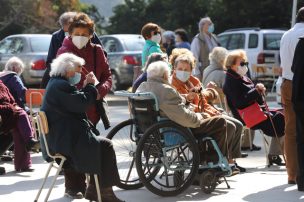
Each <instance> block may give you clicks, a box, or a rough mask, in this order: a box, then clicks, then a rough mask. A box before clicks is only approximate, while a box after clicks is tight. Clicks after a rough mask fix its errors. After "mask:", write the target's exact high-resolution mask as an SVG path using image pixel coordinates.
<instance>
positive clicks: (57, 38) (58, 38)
mask: <svg viewBox="0 0 304 202" xmlns="http://www.w3.org/2000/svg"><path fill="white" fill-rule="evenodd" d="M64 38H65V33H64V31H63V29H60V30H58V31H56V32H54V33H53V34H52V39H51V43H50V47H49V52H48V55H47V58H46V70H45V73H44V75H43V78H42V81H41V88H46V85H47V83H48V81H49V80H50V71H51V63H52V61H53V59H54V58H56V55H57V51H58V49H59V48H60V47H61V46H62V42H63V40H64ZM92 43H94V44H100V45H101V42H100V40H99V38H98V36H97V35H96V33H94V34H93V38H92ZM101 46H102V45H101ZM105 55H106V56H107V54H106V53H105Z"/></svg>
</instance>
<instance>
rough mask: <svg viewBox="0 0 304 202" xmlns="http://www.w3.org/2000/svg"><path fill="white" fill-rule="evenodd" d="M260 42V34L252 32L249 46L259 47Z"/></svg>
mask: <svg viewBox="0 0 304 202" xmlns="http://www.w3.org/2000/svg"><path fill="white" fill-rule="evenodd" d="M258 42H259V35H257V34H250V35H249V44H248V48H257V47H258Z"/></svg>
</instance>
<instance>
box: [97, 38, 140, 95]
mask: <svg viewBox="0 0 304 202" xmlns="http://www.w3.org/2000/svg"><path fill="white" fill-rule="evenodd" d="M100 41H101V43H102V45H103V47H104V49H105V50H106V51H107V53H108V61H109V65H110V68H111V72H112V91H115V90H118V89H120V88H122V87H124V86H131V85H132V82H133V69H134V67H135V66H141V52H142V50H143V46H144V44H145V40H144V38H143V37H142V36H141V35H137V34H113V35H104V36H101V37H100Z"/></svg>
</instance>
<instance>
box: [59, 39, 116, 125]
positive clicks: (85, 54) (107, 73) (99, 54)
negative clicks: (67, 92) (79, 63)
mask: <svg viewBox="0 0 304 202" xmlns="http://www.w3.org/2000/svg"><path fill="white" fill-rule="evenodd" d="M94 46H95V47H96V49H95V50H96V57H95V58H96V61H95V63H94ZM67 52H68V53H73V54H75V55H77V56H79V57H81V58H83V59H84V60H85V65H84V68H85V69H86V70H87V71H88V72H91V71H92V72H94V74H95V76H96V77H97V79H98V80H99V82H100V84H99V85H98V86H97V89H98V92H99V94H100V96H101V97H105V96H106V94H107V93H108V92H109V91H110V89H111V86H112V77H111V69H110V67H109V64H108V60H107V58H106V56H105V54H104V51H103V50H102V48H101V46H100V45H95V44H92V43H90V42H89V43H88V44H87V45H86V46H85V47H84V48H82V49H78V48H77V47H76V46H75V45H74V44H73V42H72V38H71V37H68V38H65V39H64V41H63V43H62V46H61V48H60V49H59V50H58V52H57V56H58V55H60V54H62V53H67ZM94 64H96V72H95V70H94ZM85 75H86V72H85V71H83V74H82V76H81V81H80V82H79V84H77V88H78V89H81V88H82V87H83V81H84V78H85ZM87 115H88V118H89V120H90V121H91V122H92V123H94V124H97V123H98V121H99V119H100V115H99V114H98V113H97V111H96V107H95V105H94V106H92V107H90V108H89V109H88V111H87Z"/></svg>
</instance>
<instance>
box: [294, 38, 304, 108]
mask: <svg viewBox="0 0 304 202" xmlns="http://www.w3.org/2000/svg"><path fill="white" fill-rule="evenodd" d="M303 52H304V38H300V40H299V42H298V44H297V47H296V49H295V53H294V56H293V62H292V66H291V70H292V72H293V73H294V75H293V80H292V98H291V99H292V103H293V104H294V106H295V107H296V108H297V109H302V110H304V92H303V89H304V57H303Z"/></svg>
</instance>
